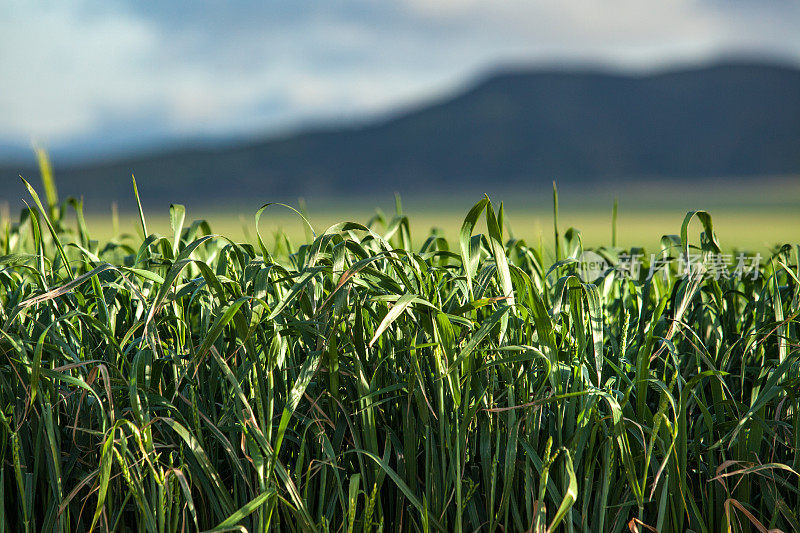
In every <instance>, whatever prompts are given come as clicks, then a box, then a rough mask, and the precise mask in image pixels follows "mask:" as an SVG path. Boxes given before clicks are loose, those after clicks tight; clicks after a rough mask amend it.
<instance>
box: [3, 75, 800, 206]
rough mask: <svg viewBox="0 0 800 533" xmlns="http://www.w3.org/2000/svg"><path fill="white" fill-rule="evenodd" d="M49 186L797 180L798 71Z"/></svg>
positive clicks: (638, 88)
mask: <svg viewBox="0 0 800 533" xmlns="http://www.w3.org/2000/svg"><path fill="white" fill-rule="evenodd" d="M20 170H21V169H20V168H6V169H2V170H0V182H10V180H13V179H14V178H15V176H16V175H17V174H18V173H19V172H20ZM25 172H30V170H27V171H25ZM56 172H57V176H58V182H59V187H60V190H61V192H62V194H82V195H84V196H85V197H86V199H87V201H89V202H92V203H94V202H107V201H108V200H109V199H112V198H117V199H122V200H123V201H124V200H127V199H129V198H130V197H131V192H130V191H131V187H130V174H131V173H135V174H136V177H137V181H138V182H139V184H140V190H141V192H142V194H143V196H144V197H145V198H147V199H158V200H166V201H186V202H190V201H195V202H198V201H205V202H216V201H221V200H239V199H246V198H253V197H258V198H263V199H265V200H267V199H269V200H272V199H279V198H291V197H294V196H296V195H314V194H322V193H324V194H335V195H339V196H344V195H348V194H353V193H356V192H359V193H382V192H391V191H394V190H400V191H402V192H406V193H408V192H425V191H428V190H433V189H436V190H438V191H439V192H442V191H447V190H449V189H452V188H454V187H458V188H459V190H471V189H474V190H476V191H480V190H483V189H485V188H489V186H490V184H502V185H503V186H505V187H514V186H517V185H522V186H526V185H532V184H536V183H541V182H545V181H547V182H549V181H550V180H553V179H556V180H558V181H559V183H561V184H566V185H570V184H572V185H580V184H584V183H594V182H597V181H600V180H606V179H614V180H617V181H619V180H623V181H624V180H626V179H640V178H698V179H699V178H710V177H720V176H738V177H742V176H763V175H786V174H800V70H798V69H797V68H791V67H786V66H777V65H768V64H755V63H727V64H719V65H714V66H709V67H705V68H696V69H690V70H673V71H668V72H661V73H657V74H653V75H647V76H635V75H622V74H615V73H607V72H600V71H596V70H519V71H508V72H502V73H497V74H495V75H491V76H488V77H486V78H485V79H484V80H483V81H481V82H479V83H477V84H476V85H474V86H473V87H471V88H470V89H468V90H466V91H464V92H463V93H461V94H458V95H456V96H453V97H449V98H444V99H442V100H440V101H437V102H433V103H430V104H428V105H424V106H422V107H420V108H418V109H416V110H413V111H410V112H407V113H402V114H399V115H397V116H394V117H391V118H388V119H382V120H378V121H375V122H373V123H370V124H367V125H363V126H359V127H348V128H339V129H328V130H316V131H308V132H306V133H301V134H298V135H293V136H290V137H285V138H272V139H264V140H259V141H257V142H250V143H247V144H241V145H235V146H227V147H224V148H218V149H208V148H197V149H182V150H176V151H169V152H165V153H159V154H145V155H142V156H139V157H130V158H125V159H120V160H115V161H107V162H98V163H94V164H82V165H80V166H76V167H68V168H63V167H59V166H58V162H56Z"/></svg>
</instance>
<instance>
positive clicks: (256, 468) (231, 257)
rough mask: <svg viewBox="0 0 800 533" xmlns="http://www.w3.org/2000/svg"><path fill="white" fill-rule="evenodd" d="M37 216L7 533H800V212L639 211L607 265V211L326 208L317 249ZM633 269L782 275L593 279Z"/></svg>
mask: <svg viewBox="0 0 800 533" xmlns="http://www.w3.org/2000/svg"><path fill="white" fill-rule="evenodd" d="M45 183H47V181H45ZM53 196H54V191H48V196H47V197H53ZM28 201H29V203H30V204H31V205H32V206H33V208H32V209H31V210H30V211H27V212H25V213H24V214H23V217H22V218H20V219H18V220H16V219H15V220H14V221H13V222H9V223H8V224H6V225H5V227H4V228H2V230H3V231H2V233H0V323H1V324H2V330H0V413H1V414H2V416H0V530H6V531H85V530H89V529H92V528H95V529H99V530H103V531H105V530H118V529H119V530H136V531H148V532H165V531H169V532H172V531H194V530H210V529H213V530H216V531H229V530H234V529H239V530H243V529H246V530H248V531H266V530H287V531H317V530H322V531H348V532H350V531H389V530H391V531H394V530H409V531H431V530H441V531H475V530H480V531H498V530H502V531H525V530H532V531H536V532H544V531H552V530H558V531H570V532H572V531H615V532H620V531H642V530H657V531H687V530H693V531H728V530H732V531H748V530H762V531H766V530H767V529H781V530H784V531H791V530H795V531H796V530H798V529H800V522H798V508H800V494H799V493H798V491H799V490H800V484H798V478H799V477H798V473H797V472H798V467H800V464H798V463H799V462H800V456H798V454H797V449H798V447H799V446H800V419H799V418H798V416H797V414H798V408H800V398H799V397H798V395H797V390H798V385H800V367H799V365H798V358H800V346H799V345H798V313H799V312H800V283H799V282H798V277H800V261H798V259H800V257H799V256H800V247H798V246H795V245H787V246H783V247H781V246H779V245H780V244H782V241H783V239H784V236H786V238H787V239H788V238H791V237H792V235H793V233H792V232H793V231H795V230H796V229H792V228H788V229H787V228H785V227H783V226H785V225H787V224H788V223H789V222H791V220H793V219H796V218H793V217H796V215H793V214H792V213H789V212H786V213H772V214H767V213H762V214H761V217H762V221H761V222H760V224H762V225H757V224H755V225H754V223H752V222H750V223H743V222H742V220H741V218H742V216H741V212H740V213H738V214H737V213H733V212H731V213H728V214H725V213H724V212H723V213H722V215H718V214H716V213H715V214H714V218H713V222H714V226H713V228H712V226H711V217H710V216H708V215H707V214H706V213H704V212H701V213H699V214H696V215H694V216H689V217H686V218H685V219H684V213H680V212H675V213H660V214H657V213H655V212H653V211H649V212H647V213H640V214H638V215H632V214H631V213H630V212H626V211H625V210H620V213H619V217H618V220H617V239H618V240H617V243H616V246H615V245H612V244H611V242H610V241H611V233H612V231H611V228H612V225H611V213H610V209H609V210H608V211H607V212H606V214H605V215H603V214H602V213H601V212H600V211H598V212H597V213H585V212H584V213H579V212H571V211H570V209H569V208H567V209H563V208H562V209H561V210H560V211H559V213H558V227H557V228H553V218H552V215H550V218H548V217H547V216H545V215H544V213H543V212H542V213H541V214H533V213H529V214H525V213H522V215H521V216H516V214H514V213H506V212H505V209H504V208H503V205H495V204H492V203H491V202H489V201H488V199H483V200H480V201H479V202H478V203H477V204H475V205H474V206H472V207H471V208H470V207H469V206H467V208H466V209H465V210H464V211H463V212H462V213H461V214H460V215H459V216H458V219H457V220H456V218H455V216H454V215H453V214H451V213H450V212H427V213H425V214H422V213H417V214H415V215H414V216H408V214H407V213H406V212H405V211H403V210H402V208H401V207H400V206H399V205H398V206H397V208H396V211H395V212H392V211H389V210H386V211H387V212H388V213H390V214H389V215H386V216H378V217H373V218H372V219H370V218H369V217H370V213H363V214H362V213H356V215H357V216H354V217H353V218H355V219H356V220H357V221H360V222H347V223H336V224H331V220H332V219H334V217H335V216H337V215H335V214H330V213H327V214H326V213H322V214H317V213H316V212H314V211H313V210H310V211H311V215H312V216H311V217H310V218H311V220H312V224H313V225H314V226H315V229H316V237H314V236H309V235H307V234H306V230H305V229H304V225H305V223H304V222H303V219H302V218H301V217H300V216H298V215H297V214H295V213H293V212H292V211H290V210H287V209H286V208H283V207H280V206H269V207H267V208H266V209H265V210H264V211H263V212H261V213H260V223H259V224H258V226H257V225H256V223H257V218H258V217H254V216H253V215H254V214H255V213H253V214H249V213H247V214H245V218H244V219H242V220H238V218H236V219H235V221H234V222H228V223H227V224H230V225H226V223H223V221H222V219H220V220H213V221H212V222H213V223H212V224H208V223H205V222H204V223H193V222H192V221H193V220H194V219H195V218H199V217H198V216H197V215H199V213H198V214H194V213H190V214H189V216H186V213H185V211H184V208H183V207H182V206H179V205H175V206H173V208H172V209H171V210H170V211H169V213H166V214H158V215H154V216H148V217H145V218H143V219H136V220H135V221H131V220H130V219H124V220H123V219H120V221H119V223H118V224H117V223H116V222H112V221H110V219H108V218H106V219H104V221H98V220H93V219H90V220H89V221H88V223H86V224H83V223H81V222H80V221H81V220H82V214H81V208H80V205H79V204H77V203H69V202H64V203H62V204H56V203H49V204H47V205H44V204H43V203H42V202H41V201H40V199H39V197H38V196H37V195H36V193H35V191H34V190H33V189H31V197H30V198H29V199H28ZM339 214H341V213H339ZM362 215H363V216H362ZM737 215H738V216H737ZM325 217H331V218H330V219H327V218H325ZM526 217H527V218H526ZM637 217H639V218H637ZM770 217H775V218H770ZM228 219H231V217H228ZM338 220H340V219H338ZM338 220H337V222H338ZM117 225H118V228H115V227H114V226H117ZM431 226H437V227H441V228H442V229H443V232H444V233H443V234H440V233H430V232H429V228H430V227H431ZM568 226H576V227H581V226H583V229H584V231H585V232H584V233H582V234H579V233H578V232H577V231H575V230H572V231H570V230H568ZM145 227H146V231H145ZM237 227H239V228H246V233H245V229H240V230H237V229H236V228H237ZM257 228H258V230H257ZM281 228H282V230H281ZM509 228H511V230H512V231H513V238H512V237H511V235H510V233H509ZM769 228H771V230H770V231H767V229H769ZM795 228H796V226H795ZM117 229H118V230H119V231H126V230H127V231H128V233H129V234H130V236H128V237H125V238H122V239H111V237H112V234H113V233H115V232H116V231H117ZM238 231H241V233H239V232H238ZM784 231H785V233H783V232H784ZM137 232H141V235H137ZM212 232H213V234H212ZM526 232H530V233H526ZM701 232H702V233H703V235H702V236H701V235H700V233H701ZM156 233H159V234H160V235H156ZM663 234H674V235H679V236H680V237H677V238H674V239H665V240H662V239H661V235H663ZM216 235H220V236H216ZM528 235H530V237H528ZM556 235H557V237H556ZM715 236H716V237H719V239H720V240H721V242H719V243H718V240H717V239H716V238H715ZM522 237H524V240H523V239H521V238H522ZM637 239H640V240H637ZM556 242H558V245H557V246H556V244H555V243H556ZM634 244H643V245H645V246H646V247H648V250H652V252H654V253H655V252H658V253H659V255H660V257H662V258H663V257H667V258H673V259H677V257H678V256H680V254H686V253H692V254H703V255H704V256H705V257H706V258H712V257H714V255H715V254H719V253H720V251H721V249H724V250H730V249H734V248H747V247H750V246H759V247H760V253H761V254H762V255H763V258H762V260H761V261H759V262H758V272H757V274H758V275H757V276H752V272H749V273H748V275H747V276H732V277H730V278H725V277H720V278H719V279H715V277H713V276H688V277H687V276H683V275H681V273H680V272H679V271H678V270H676V269H675V268H673V269H671V270H670V271H668V272H667V274H666V276H661V275H658V276H655V277H653V278H650V279H647V278H646V276H645V275H644V273H645V272H647V268H646V266H647V265H646V264H645V268H643V274H642V276H641V277H639V278H636V279H628V278H626V277H624V276H623V275H621V272H619V271H617V270H615V269H614V268H610V269H609V270H607V271H605V272H604V273H602V275H601V276H600V277H599V278H598V279H582V278H581V277H580V276H579V275H578V274H579V272H580V270H579V267H580V264H579V263H578V261H577V258H580V257H581V254H582V253H583V251H584V250H585V249H587V248H589V247H592V248H593V249H594V251H595V252H596V253H598V254H601V255H602V256H603V257H604V258H605V259H606V260H607V261H608V263H609V265H610V266H611V267H613V266H615V265H616V266H620V263H621V261H622V257H624V254H630V253H632V252H636V250H634V249H632V248H631V247H632V246H633V245H634ZM720 247H721V248H720ZM747 257H748V258H749V259H750V260H754V256H752V255H750V256H747ZM645 261H647V259H646V258H645Z"/></svg>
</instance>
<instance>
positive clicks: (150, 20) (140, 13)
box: [0, 0, 800, 151]
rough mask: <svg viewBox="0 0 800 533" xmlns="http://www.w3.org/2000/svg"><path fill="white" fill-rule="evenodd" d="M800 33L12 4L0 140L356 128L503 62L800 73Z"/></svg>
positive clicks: (745, 27) (604, 19) (452, 7)
mask: <svg viewBox="0 0 800 533" xmlns="http://www.w3.org/2000/svg"><path fill="white" fill-rule="evenodd" d="M797 27H800V5H799V4H797V3H796V2H791V1H788V0H774V1H771V2H762V1H758V2H756V1H754V0H733V1H731V0H725V1H723V0H713V1H709V0H705V1H696V0H676V1H671V2H663V1H660V0H562V1H557V0H503V1H496V2H487V1H485V0H484V1H478V0H394V1H380V2H379V1H377V0H331V1H330V2H317V1H312V0H274V1H272V2H268V3H264V2H256V1H251V0H244V1H242V0H240V1H233V2H225V3H220V2H211V1H200V2H188V1H174V2H156V1H150V0H147V1H138V2H136V1H133V0H130V1H127V2H125V1H122V0H107V1H105V2H100V1H99V0H62V1H59V2H56V1H51V2H44V1H30V2H28V1H22V0H12V1H10V2H5V3H3V4H2V6H0V79H2V80H3V81H2V84H3V88H2V91H0V141H3V142H11V143H23V144H24V143H27V142H28V139H30V138H31V137H33V138H37V139H40V140H43V141H45V142H46V143H48V144H49V145H51V146H52V147H56V148H57V147H59V146H69V147H71V148H76V145H78V144H79V145H80V146H81V148H82V149H84V150H87V149H88V150H90V151H91V150H102V149H103V148H104V147H107V146H109V145H112V144H114V143H115V142H116V143H117V144H118V145H124V144H126V143H127V144H131V143H135V142H137V140H138V141H140V142H152V141H153V140H154V139H170V138H171V139H181V138H189V137H203V136H215V135H228V134H247V133H249V132H254V131H275V130H278V129H281V128H286V127H290V126H291V125H293V124H294V125H296V124H300V123H304V122H308V121H312V120H316V121H326V120H342V119H345V120H350V119H355V118H358V117H361V116H364V115H368V114H370V113H375V112H381V111H382V110H385V109H390V108H392V106H395V105H398V104H404V103H408V102H411V101H414V100H417V99H420V98H425V97H429V96H431V95H433V94H435V93H437V92H439V91H442V90H445V89H448V88H452V87H453V86H455V85H457V84H458V83H461V82H462V81H463V80H464V78H465V77H468V76H472V75H474V74H475V72H476V71H480V70H482V69H485V68H489V67H491V66H492V65H496V64H498V63H508V62H525V63H536V62H550V63H552V62H554V61H579V62H586V61H602V62H606V63H612V64H616V65H618V66H621V67H627V68H643V67H644V68H651V67H658V66H661V65H664V64H668V63H670V62H674V61H702V60H704V59H707V58H710V57H714V56H716V55H718V54H724V53H734V52H749V53H763V54H771V55H780V56H783V57H787V58H790V59H793V60H795V61H798V62H800V32H797V31H796V28H797Z"/></svg>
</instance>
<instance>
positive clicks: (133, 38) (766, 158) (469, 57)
mask: <svg viewBox="0 0 800 533" xmlns="http://www.w3.org/2000/svg"><path fill="white" fill-rule="evenodd" d="M798 28H800V2H797V1H796V0H770V1H766V2H765V1H763V0H724V1H723V0H674V1H669V2H664V1H663V0H504V1H486V0H484V1H477V0H383V1H372V0H331V1H327V2H319V1H306V0H275V1H270V2H257V1H229V2H210V1H196V2H184V1H172V2H155V1H133V0H130V1H122V0H104V1H79V0H61V1H57V2H56V1H52V2H38V1H22V0H19V1H17V0H5V1H3V2H2V3H0V86H1V87H2V89H1V90H0V217H12V218H15V217H16V214H17V213H18V211H19V210H20V209H22V208H24V207H25V204H24V203H23V199H26V198H27V197H28V196H27V192H26V191H25V190H24V187H23V186H22V184H21V181H20V180H19V176H23V177H25V178H27V179H28V180H29V181H31V182H32V183H34V184H35V185H37V186H38V184H39V182H38V179H39V178H38V170H37V166H36V157H35V154H34V151H33V146H39V147H42V148H44V149H46V150H47V151H48V153H49V154H50V157H51V160H52V164H53V168H54V172H55V176H56V180H57V184H58V188H59V193H60V195H61V196H62V197H66V196H68V195H73V196H76V197H82V198H83V199H84V204H85V209H86V211H87V213H88V215H89V219H90V223H91V222H92V221H94V223H93V225H94V226H95V227H98V228H99V229H98V230H97V231H100V232H102V231H107V232H108V234H109V235H110V233H111V231H112V230H116V229H117V226H120V227H121V229H122V230H125V231H128V230H130V231H133V228H134V225H133V222H132V221H133V220H134V216H135V215H134V210H135V202H134V197H133V192H132V186H131V175H132V174H133V175H135V176H136V180H137V183H138V187H139V192H140V194H141V197H142V201H143V203H144V207H145V211H146V212H147V213H148V215H149V216H150V218H151V220H152V221H153V224H155V225H156V226H155V227H158V224H162V225H163V227H164V228H166V227H168V214H167V208H168V206H169V204H170V203H182V204H185V205H186V206H187V208H188V218H189V220H192V219H193V218H206V219H209V220H211V221H212V227H214V228H215V230H216V231H220V232H227V233H233V234H235V235H241V236H242V237H243V238H248V232H250V234H252V232H253V222H252V221H253V214H254V213H255V211H256V210H257V209H258V207H259V206H261V205H262V204H264V203H266V202H288V203H291V204H293V205H298V202H299V203H300V204H301V205H305V206H306V207H307V211H308V213H309V216H310V218H311V220H312V222H313V223H314V224H315V226H317V227H323V226H325V225H326V224H328V223H332V222H334V221H339V220H343V219H355V220H359V221H362V222H363V221H365V220H366V219H367V218H368V217H369V216H370V215H371V214H372V213H374V212H375V208H376V207H378V208H381V209H383V210H385V211H390V210H394V209H395V207H394V193H399V194H400V196H401V197H402V199H403V206H404V209H405V211H406V212H407V213H408V214H410V215H412V219H411V220H412V225H415V226H416V227H412V231H413V230H416V231H417V232H418V233H419V232H422V233H424V232H427V231H428V230H429V229H430V228H431V227H433V226H436V227H440V228H442V230H443V231H444V233H445V234H446V235H447V236H449V237H454V236H455V232H456V228H457V227H458V225H459V224H460V222H461V220H463V216H464V214H465V212H466V210H467V209H468V208H469V207H470V206H471V205H472V204H473V203H474V202H475V201H477V200H478V199H479V198H480V197H481V196H482V195H483V194H484V193H485V194H489V196H490V197H491V198H492V200H493V201H504V202H505V204H506V210H507V212H508V220H509V229H510V231H511V232H512V234H514V235H515V236H518V237H524V238H527V239H535V238H538V237H540V236H541V235H542V233H544V234H548V233H549V232H550V231H551V229H550V228H551V227H552V183H553V182H554V181H555V182H556V183H557V184H558V187H559V192H560V201H561V213H560V222H561V225H562V226H564V227H567V226H570V225H574V226H576V227H578V228H580V229H581V230H582V232H583V235H584V242H585V243H587V244H590V245H592V244H600V243H606V242H608V241H609V239H610V231H611V230H610V228H611V224H610V219H611V206H612V204H613V202H614V199H615V198H617V199H618V201H619V221H618V224H619V230H618V233H619V241H620V243H621V244H625V245H631V244H637V245H638V244H641V245H653V244H654V243H656V242H658V237H659V236H660V235H661V234H666V233H677V232H678V230H679V229H680V223H681V220H682V218H683V214H685V212H686V211H687V210H689V209H700V208H702V209H707V210H710V211H711V212H712V215H713V216H714V220H715V224H716V227H717V229H718V232H719V235H720V237H721V239H722V241H723V244H725V242H726V241H727V242H728V243H736V244H737V245H739V246H751V247H766V246H768V245H771V244H775V243H776V242H779V241H781V242H788V241H800V209H798V208H799V207H800V31H798ZM299 198H302V199H303V201H298V199H299ZM112 205H113V206H115V207H114V211H115V212H116V213H117V214H118V216H116V217H115V218H114V219H113V223H109V221H111V220H112V218H111V217H112V215H111V214H112ZM269 213H270V214H269V215H268V216H265V219H264V220H265V222H264V224H265V225H267V226H270V225H271V227H282V228H283V229H286V230H289V231H296V232H297V234H298V235H302V231H303V230H302V226H301V224H300V223H299V222H298V221H297V219H296V217H295V218H292V217H293V216H294V215H291V213H289V212H288V211H285V210H284V211H280V210H273V211H270V212H269ZM112 226H113V227H112ZM323 229H324V228H323Z"/></svg>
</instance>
